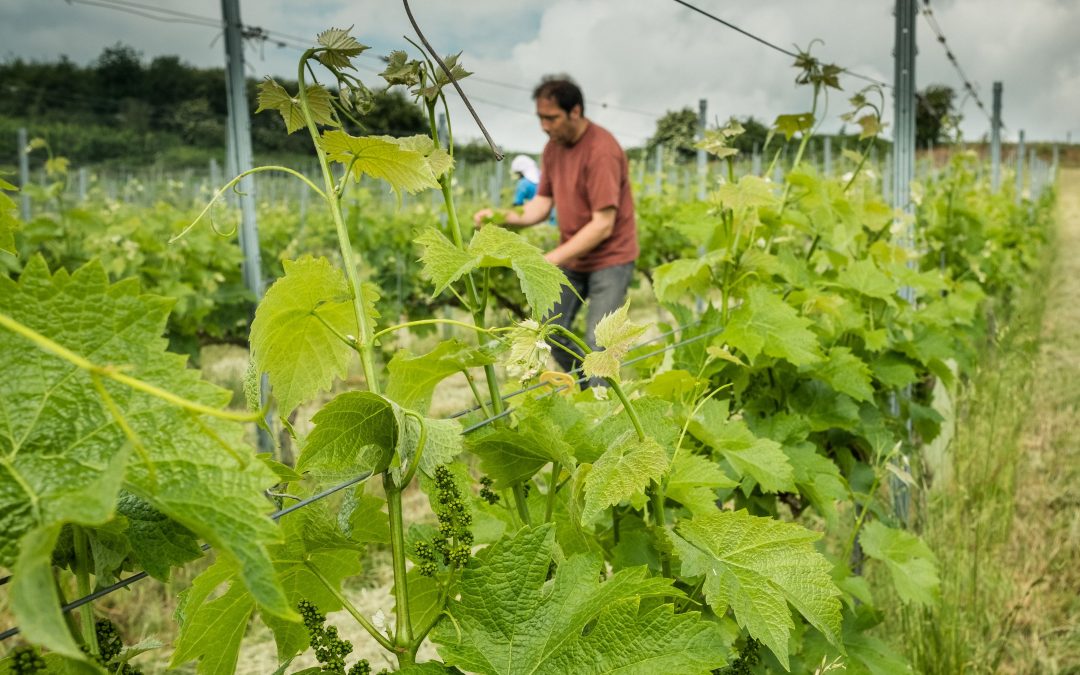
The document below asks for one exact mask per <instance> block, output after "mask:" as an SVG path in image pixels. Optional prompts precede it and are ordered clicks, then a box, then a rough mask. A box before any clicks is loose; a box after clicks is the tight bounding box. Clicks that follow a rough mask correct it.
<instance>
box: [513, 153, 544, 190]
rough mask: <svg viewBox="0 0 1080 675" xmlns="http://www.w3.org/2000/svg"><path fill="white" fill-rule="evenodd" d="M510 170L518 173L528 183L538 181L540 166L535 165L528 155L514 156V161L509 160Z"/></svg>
mask: <svg viewBox="0 0 1080 675" xmlns="http://www.w3.org/2000/svg"><path fill="white" fill-rule="evenodd" d="M510 171H512V172H513V173H520V174H521V175H522V176H525V180H527V181H529V182H530V183H539V182H540V167H538V166H536V161H535V160H534V159H533V158H532V157H529V156H528V155H518V156H517V157H515V158H514V161H512V162H510Z"/></svg>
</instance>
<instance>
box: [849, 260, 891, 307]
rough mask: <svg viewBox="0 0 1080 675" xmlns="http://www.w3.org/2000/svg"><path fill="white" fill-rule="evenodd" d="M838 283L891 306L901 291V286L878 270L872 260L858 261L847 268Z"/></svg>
mask: <svg viewBox="0 0 1080 675" xmlns="http://www.w3.org/2000/svg"><path fill="white" fill-rule="evenodd" d="M836 282H837V283H838V284H840V285H841V286H843V287H844V288H848V289H851V290H853V291H855V292H856V293H861V294H862V295H865V296H867V297H870V298H879V299H881V300H885V301H887V302H888V303H889V304H890V305H895V302H896V292H897V291H898V290H899V289H900V286H899V284H897V283H896V282H895V281H893V280H892V279H890V278H889V277H888V275H886V274H885V273H884V272H882V271H881V270H880V269H878V266H877V265H875V264H874V261H873V260H871V259H870V258H863V259H862V260H857V261H855V262H853V263H851V264H850V265H848V266H847V267H845V268H844V269H843V270H841V271H840V273H839V274H838V275H837V276H836Z"/></svg>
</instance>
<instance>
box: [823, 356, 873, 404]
mask: <svg viewBox="0 0 1080 675" xmlns="http://www.w3.org/2000/svg"><path fill="white" fill-rule="evenodd" d="M813 372H814V375H816V376H817V377H819V378H821V379H822V380H823V381H824V382H825V383H826V384H828V385H829V386H830V387H832V388H833V389H835V390H836V391H838V392H840V393H841V394H847V395H848V396H850V397H851V398H853V399H855V400H856V401H869V400H871V399H873V398H874V388H873V387H872V386H871V385H870V367H869V366H867V365H866V363H864V362H863V360H862V359H860V358H859V357H858V356H855V355H854V354H852V353H851V350H850V349H848V348H847V347H832V348H831V349H829V352H828V354H827V355H826V357H825V360H824V361H822V362H821V363H819V364H817V365H816V366H815V367H814V370H813Z"/></svg>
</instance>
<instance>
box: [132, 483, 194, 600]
mask: <svg viewBox="0 0 1080 675" xmlns="http://www.w3.org/2000/svg"><path fill="white" fill-rule="evenodd" d="M116 510H117V512H118V513H119V514H121V515H122V516H124V517H125V518H127V539H128V542H129V543H130V546H131V557H132V559H133V560H134V561H135V562H136V563H137V564H138V565H139V566H140V567H142V568H143V569H144V570H146V571H147V572H148V573H149V574H150V576H152V577H154V578H155V579H160V580H162V581H165V580H167V579H168V578H169V571H170V569H171V568H173V567H177V566H180V565H183V564H184V563H186V562H190V561H192V560H195V559H196V558H198V557H200V556H201V555H202V551H200V550H199V540H198V538H197V537H196V536H195V534H194V533H193V532H192V531H191V530H189V529H188V528H186V527H184V526H183V525H181V524H179V523H177V522H175V521H173V520H170V519H169V518H168V517H167V516H165V514H163V513H161V512H160V511H158V510H157V509H155V508H154V507H153V506H151V505H150V504H148V503H147V502H146V501H145V500H143V499H141V498H139V497H136V496H135V495H133V494H122V495H121V497H120V501H119V502H117V505H116Z"/></svg>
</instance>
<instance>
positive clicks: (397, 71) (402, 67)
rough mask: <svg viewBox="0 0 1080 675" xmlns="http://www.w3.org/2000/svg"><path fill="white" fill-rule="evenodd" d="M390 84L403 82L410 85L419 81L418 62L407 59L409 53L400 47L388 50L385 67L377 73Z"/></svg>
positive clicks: (407, 85)
mask: <svg viewBox="0 0 1080 675" xmlns="http://www.w3.org/2000/svg"><path fill="white" fill-rule="evenodd" d="M379 75H380V76H381V77H382V78H383V79H384V80H386V83H387V84H388V85H390V86H393V85H395V84H403V85H405V86H406V87H411V86H413V85H415V84H419V82H420V62H419V61H416V60H412V61H410V60H409V55H408V54H406V53H405V52H403V51H401V50H400V49H395V50H394V51H392V52H390V56H389V57H388V58H387V60H386V68H385V69H384V70H383V71H382V72H381V73H379Z"/></svg>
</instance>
